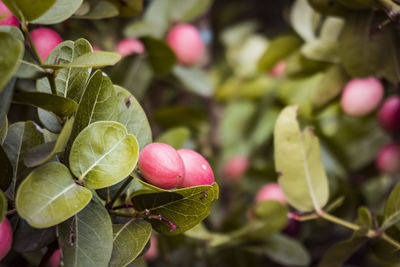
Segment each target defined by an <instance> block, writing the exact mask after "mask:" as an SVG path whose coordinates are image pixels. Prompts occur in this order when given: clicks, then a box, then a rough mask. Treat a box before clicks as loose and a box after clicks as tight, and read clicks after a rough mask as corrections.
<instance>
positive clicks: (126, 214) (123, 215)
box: [109, 210, 136, 217]
mask: <svg viewBox="0 0 400 267" xmlns="http://www.w3.org/2000/svg"><path fill="white" fill-rule="evenodd" d="M109 212H110V214H111V215H115V216H121V217H136V214H134V213H126V212H120V211H115V210H109Z"/></svg>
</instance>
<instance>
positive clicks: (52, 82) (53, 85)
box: [47, 71, 57, 95]
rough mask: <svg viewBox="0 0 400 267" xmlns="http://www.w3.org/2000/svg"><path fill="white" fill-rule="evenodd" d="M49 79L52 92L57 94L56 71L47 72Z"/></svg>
mask: <svg viewBox="0 0 400 267" xmlns="http://www.w3.org/2000/svg"><path fill="white" fill-rule="evenodd" d="M47 80H49V84H50V88H51V93H52V94H53V95H57V87H56V79H55V77H54V71H53V72H49V73H48V74H47Z"/></svg>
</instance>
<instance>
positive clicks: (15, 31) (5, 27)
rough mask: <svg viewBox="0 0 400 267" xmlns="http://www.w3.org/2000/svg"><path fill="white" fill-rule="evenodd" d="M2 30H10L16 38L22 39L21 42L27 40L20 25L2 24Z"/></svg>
mask: <svg viewBox="0 0 400 267" xmlns="http://www.w3.org/2000/svg"><path fill="white" fill-rule="evenodd" d="M0 31H2V32H8V33H10V34H11V35H13V36H14V37H15V38H17V39H18V40H20V41H21V42H25V37H24V34H23V33H22V32H21V30H20V29H19V28H18V27H15V26H9V25H0Z"/></svg>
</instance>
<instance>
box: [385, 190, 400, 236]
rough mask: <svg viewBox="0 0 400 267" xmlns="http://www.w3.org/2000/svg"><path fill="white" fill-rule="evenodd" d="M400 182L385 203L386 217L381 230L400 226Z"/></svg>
mask: <svg viewBox="0 0 400 267" xmlns="http://www.w3.org/2000/svg"><path fill="white" fill-rule="evenodd" d="M399 222H400V184H397V185H396V187H395V188H394V189H393V191H392V193H390V196H389V198H388V199H387V201H386V204H385V211H384V219H383V222H382V226H381V230H383V231H384V230H386V229H388V228H390V227H391V226H393V225H395V224H396V226H397V227H398V228H400V224H398V223H399Z"/></svg>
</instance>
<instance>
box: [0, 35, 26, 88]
mask: <svg viewBox="0 0 400 267" xmlns="http://www.w3.org/2000/svg"><path fill="white" fill-rule="evenodd" d="M0 47H1V50H0V57H1V60H0V92H1V91H2V90H3V89H4V87H5V86H6V84H7V83H8V81H9V80H10V79H11V77H12V76H13V75H14V73H15V72H16V71H17V70H18V66H19V64H20V61H21V59H22V56H23V55H24V44H23V43H22V42H21V41H20V40H18V39H17V38H16V37H14V36H13V35H12V34H11V33H8V32H3V31H0Z"/></svg>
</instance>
